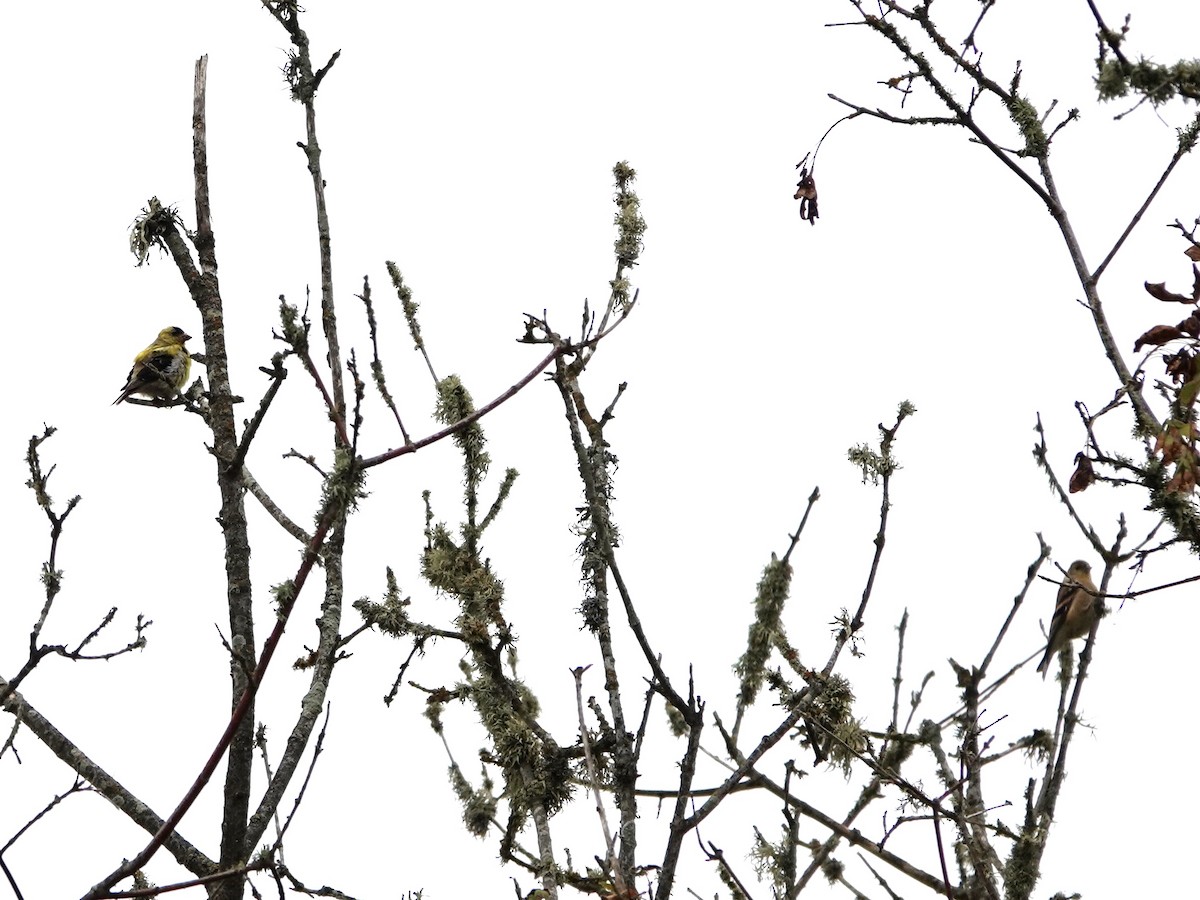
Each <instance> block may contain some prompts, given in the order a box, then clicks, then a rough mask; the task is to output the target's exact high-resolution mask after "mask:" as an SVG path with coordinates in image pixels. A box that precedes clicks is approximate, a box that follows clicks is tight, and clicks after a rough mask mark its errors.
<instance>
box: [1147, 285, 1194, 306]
mask: <svg viewBox="0 0 1200 900" xmlns="http://www.w3.org/2000/svg"><path fill="white" fill-rule="evenodd" d="M1146 293H1147V294H1149V295H1150V296H1151V297H1153V298H1154V299H1155V300H1165V301H1166V302H1167V303H1192V302H1194V301H1193V300H1192V298H1191V297H1185V296H1183V294H1175V293H1172V292H1171V291H1168V290H1167V283H1166V282H1165V281H1160V282H1159V283H1158V284H1151V283H1150V282H1149V281H1147V282H1146Z"/></svg>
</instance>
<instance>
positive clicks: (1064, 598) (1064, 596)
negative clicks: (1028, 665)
mask: <svg viewBox="0 0 1200 900" xmlns="http://www.w3.org/2000/svg"><path fill="white" fill-rule="evenodd" d="M1098 593H1099V591H1097V590H1096V585H1095V583H1094V582H1093V581H1092V567H1091V566H1089V565H1088V564H1087V563H1086V562H1084V561H1083V560H1082V559H1077V560H1075V562H1073V563H1071V566H1070V568H1069V569H1067V578H1066V580H1065V581H1063V583H1062V585H1061V586H1060V587H1059V589H1058V596H1057V597H1056V598H1055V600H1054V616H1053V617H1052V618H1051V619H1050V640H1049V641H1048V642H1047V644H1046V654H1045V656H1043V657H1042V661H1041V663H1040V664H1039V665H1038V671H1039V672H1041V673H1042V678H1043V679H1045V677H1046V671H1047V669H1049V667H1050V660H1051V659H1053V658H1054V655H1055V654H1056V653H1058V651H1060V650H1062V649H1064V648H1065V647H1067V645H1069V644H1070V643H1071V641H1073V640H1075V639H1076V638H1081V637H1083V636H1084V635H1085V634H1087V633H1088V632H1089V631H1091V630H1092V623H1093V622H1095V621H1096V615H1097V613H1098V612H1099V603H1098V602H1097V599H1096V594H1098Z"/></svg>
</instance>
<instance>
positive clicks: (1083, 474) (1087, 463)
mask: <svg viewBox="0 0 1200 900" xmlns="http://www.w3.org/2000/svg"><path fill="white" fill-rule="evenodd" d="M1095 480H1096V473H1095V471H1094V470H1093V469H1092V461H1091V460H1090V459H1088V458H1087V457H1086V456H1085V455H1084V454H1082V453H1076V454H1075V471H1074V472H1072V473H1071V481H1070V484H1069V485H1068V486H1069V488H1070V491H1071V493H1072V494H1078V493H1079V492H1080V491H1082V490H1084V489H1086V488H1087V487H1088V485H1090V484H1091V483H1092V482H1093V481H1095Z"/></svg>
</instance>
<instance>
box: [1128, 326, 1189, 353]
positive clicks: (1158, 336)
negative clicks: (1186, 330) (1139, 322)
mask: <svg viewBox="0 0 1200 900" xmlns="http://www.w3.org/2000/svg"><path fill="white" fill-rule="evenodd" d="M1181 337H1183V332H1182V331H1180V330H1179V329H1178V328H1176V327H1175V326H1174V325H1155V326H1154V327H1153V328H1151V329H1150V330H1149V331H1147V332H1146V333H1145V334H1143V335H1142V336H1141V337H1140V338H1138V339H1137V341H1135V342H1134V345H1133V352H1134V353H1137V352H1138V351H1139V350H1141V349H1142V347H1145V346H1146V345H1147V344H1152V345H1153V346H1155V347H1161V346H1162V345H1163V344H1165V343H1167V341H1173V340H1175V339H1176V338H1181Z"/></svg>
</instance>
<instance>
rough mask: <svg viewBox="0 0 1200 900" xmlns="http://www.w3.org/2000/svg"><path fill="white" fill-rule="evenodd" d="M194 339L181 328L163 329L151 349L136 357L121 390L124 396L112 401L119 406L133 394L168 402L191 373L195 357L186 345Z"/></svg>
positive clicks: (148, 348)
mask: <svg viewBox="0 0 1200 900" xmlns="http://www.w3.org/2000/svg"><path fill="white" fill-rule="evenodd" d="M190 338H191V335H189V334H187V333H186V332H185V331H184V330H183V329H182V328H175V327H171V328H164V329H163V330H162V331H160V332H159V333H158V337H156V338H155V339H154V343H152V344H151V345H150V346H149V347H147V348H146V349H145V350H143V351H142V352H141V353H139V354H138V355H137V356H135V357H134V358H133V368H132V369H130V370H129V380H128V381H126V382H125V387H124V388H123V389H122V390H121V396H119V397H118V398H117V399H116V400H114V401H113V406H116V405H117V404H118V403H120V402H121V401H122V400H128V399H129V398H130V397H131V396H132V395H134V394H141V395H142V396H145V397H153V398H155V399H162V400H167V399H170V398H171V397H174V396H175V395H176V394H178V393H179V391H180V390H182V389H183V386H184V385H185V384H187V380H188V374H189V373H190V372H191V370H192V358H191V357H190V356H188V352H187V348H186V347H185V346H184V343H185V342H187V341H188V340H189V339H190Z"/></svg>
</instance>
